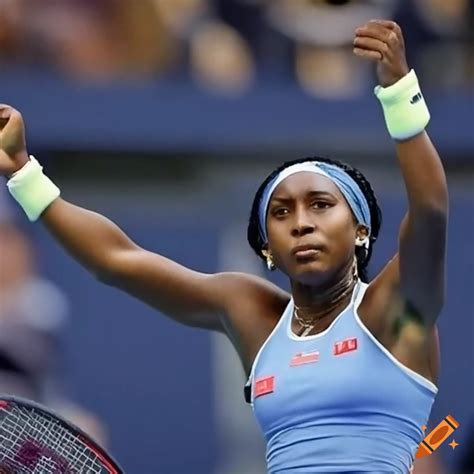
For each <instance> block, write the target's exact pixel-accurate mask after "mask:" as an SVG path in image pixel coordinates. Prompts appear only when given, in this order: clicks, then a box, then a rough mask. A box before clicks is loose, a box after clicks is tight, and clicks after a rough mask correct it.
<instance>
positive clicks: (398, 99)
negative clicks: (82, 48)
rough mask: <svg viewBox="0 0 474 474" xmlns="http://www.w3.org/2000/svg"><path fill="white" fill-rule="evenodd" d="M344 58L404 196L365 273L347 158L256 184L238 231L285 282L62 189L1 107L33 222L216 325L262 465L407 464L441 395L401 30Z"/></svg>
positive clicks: (373, 208) (371, 34) (435, 309)
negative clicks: (218, 259) (226, 267)
mask: <svg viewBox="0 0 474 474" xmlns="http://www.w3.org/2000/svg"><path fill="white" fill-rule="evenodd" d="M354 54H356V55H357V56H360V57H361V58H363V59H368V60H371V61H374V63H375V64H376V71H377V76H378V81H379V85H378V86H377V87H376V88H375V95H376V96H377V98H378V99H379V101H380V102H381V105H382V108H383V112H384V116H385V121H386V124H387V128H388V131H389V133H390V135H391V136H392V137H393V140H394V144H395V148H396V154H397V157H398V162H399V165H400V168H401V172H402V175H403V178H404V182H405V185H406V190H407V196H408V203H409V209H408V213H407V214H406V217H405V218H404V220H403V222H402V224H401V229H400V234H399V249H398V252H397V254H396V255H395V256H394V257H393V258H392V259H391V260H390V261H389V262H388V263H387V265H386V266H385V267H384V268H383V270H382V271H381V272H380V273H379V274H378V275H377V276H376V278H374V279H373V280H372V281H370V283H368V282H366V275H365V271H366V266H367V263H368V261H369V259H370V255H371V252H372V246H373V244H374V242H375V240H376V238H377V235H378V232H379V227H380V223H381V214H380V210H379V207H378V205H377V201H376V198H375V196H374V193H373V191H372V188H371V186H370V184H369V183H368V181H367V180H366V179H365V178H364V176H363V175H362V173H360V172H359V171H357V170H355V169H354V168H352V167H350V166H348V165H344V164H341V163H338V162H333V161H329V160H326V159H320V158H311V159H304V160H299V161H297V162H291V163H285V164H284V165H283V166H281V167H280V168H278V169H277V170H275V171H274V172H273V173H272V174H271V175H270V176H269V177H268V178H267V179H266V180H265V181H264V182H263V183H262V185H261V186H260V189H259V190H258V191H257V194H256V196H255V199H254V203H253V207H252V211H251V216H250V222H249V227H248V239H249V242H250V245H251V246H252V248H253V249H254V250H255V252H256V253H257V255H258V256H259V257H261V258H262V259H264V260H265V261H266V262H267V265H268V267H269V268H270V269H273V268H278V269H279V270H280V271H282V272H284V273H285V274H286V275H288V277H289V279H290V282H291V294H288V293H286V292H285V291H283V290H281V289H280V288H278V287H276V286H274V285H273V284H271V283H269V282H267V281H264V280H263V279H261V278H258V277H256V276H252V275H247V274H241V273H217V274H203V273H199V272H196V271H193V270H190V269H188V268H185V267H183V266H181V265H179V264H178V263H175V262H173V261H170V260H169V259H167V258H165V257H163V256H161V255H157V254H154V253H151V252H148V251H147V250H145V249H143V248H140V247H139V246H138V245H136V244H135V243H134V242H132V241H131V240H130V239H129V238H128V237H127V236H126V235H125V234H124V233H123V232H122V231H121V230H120V229H119V228H118V227H117V226H116V225H115V224H114V223H112V222H111V221H110V220H108V219H106V218H105V217H103V216H101V215H98V214H96V213H94V212H91V211H88V210H85V209H82V208H79V207H77V206H75V205H73V204H71V203H69V202H66V201H65V200H63V199H61V198H60V197H59V195H60V191H59V189H58V188H57V187H56V186H55V185H54V184H53V183H52V182H51V181H50V180H49V179H48V178H47V177H46V176H45V175H44V174H43V172H42V168H41V166H40V165H39V164H38V162H37V161H36V160H35V159H34V158H33V157H28V154H27V150H26V144H25V135H24V126H23V121H22V117H21V115H20V113H19V112H17V111H15V110H14V109H12V108H11V107H9V106H2V107H1V112H0V115H1V119H2V121H3V124H2V125H3V129H2V132H1V135H0V139H1V147H0V148H1V154H0V173H2V174H3V175H5V176H7V177H8V178H9V180H8V182H7V185H8V188H9V190H10V192H11V193H12V195H13V196H14V198H15V199H16V200H17V201H18V202H19V204H20V205H21V206H22V207H23V209H24V210H25V212H26V214H27V215H28V217H29V219H30V220H32V221H35V220H39V219H41V221H42V222H43V224H44V225H45V226H46V227H47V229H49V231H50V232H51V234H52V235H53V236H54V237H55V238H56V239H57V240H58V242H60V243H61V244H62V246H63V247H64V248H65V249H66V250H67V251H68V252H70V253H71V254H72V256H73V257H74V258H75V259H76V260H78V262H80V263H81V264H82V265H83V266H84V267H85V268H87V269H88V270H89V271H90V272H91V273H92V274H93V275H94V276H95V277H96V278H97V279H98V280H100V281H101V282H104V283H106V284H109V285H113V286H115V287H117V288H121V289H122V290H124V291H126V292H128V293H130V294H131V295H133V296H135V297H138V298H140V299H141V300H143V301H144V302H146V303H148V304H150V305H151V306H153V307H155V308H156V309H158V310H159V311H161V312H163V313H165V314H167V315H168V316H170V317H171V318H173V319H175V320H176V321H178V322H180V323H183V324H187V325H190V326H197V327H201V328H208V329H212V330H216V331H221V332H223V333H225V334H227V335H228V337H229V339H230V341H231V342H232V343H233V345H234V346H235V348H236V350H237V352H238V353H239V355H240V358H241V360H242V363H243V366H244V368H245V370H246V371H247V373H248V374H249V382H248V387H249V390H248V391H247V392H248V394H249V395H250V396H249V401H250V402H251V404H252V406H253V410H254V412H255V415H256V417H257V420H258V422H259V424H260V425H261V428H262V431H263V432H264V434H265V437H266V440H267V465H268V471H269V472H271V473H283V472H291V473H317V472H320V473H321V472H324V473H329V472H352V473H354V472H391V473H394V472H397V473H405V474H406V473H407V472H409V470H410V469H411V468H412V465H413V461H414V458H415V453H416V451H417V448H418V446H419V444H420V442H421V441H422V439H423V431H422V426H423V425H424V424H426V423H427V420H428V417H429V414H430V410H431V407H432V404H433V401H434V398H435V396H436V393H437V388H436V385H435V384H436V379H437V372H438V344H437V333H436V326H435V324H436V319H437V317H438V315H439V313H440V310H441V308H442V305H443V297H444V267H445V248H446V223H447V215H448V195H447V185H446V179H445V174H444V171H443V166H442V163H441V161H440V158H439V156H438V154H437V152H436V150H435V148H434V147H433V145H432V143H431V141H430V139H429V138H428V135H427V133H426V132H425V127H426V125H427V123H428V121H429V118H430V117H429V112H428V109H427V106H426V104H425V101H424V98H423V96H422V94H421V92H420V87H419V84H418V80H417V77H416V75H415V73H414V71H413V70H410V69H409V67H408V65H407V62H406V58H405V48H404V41H403V37H402V32H401V30H400V28H399V26H398V25H397V24H396V23H394V22H392V21H383V20H374V21H370V22H368V23H367V24H365V25H364V26H362V27H360V28H358V29H357V30H356V31H355V37H354ZM315 126H316V124H315ZM426 449H429V446H428V448H426Z"/></svg>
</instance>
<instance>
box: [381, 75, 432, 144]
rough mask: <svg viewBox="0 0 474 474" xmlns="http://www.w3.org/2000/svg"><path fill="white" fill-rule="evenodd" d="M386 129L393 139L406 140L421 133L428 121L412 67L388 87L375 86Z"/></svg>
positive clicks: (425, 107) (428, 113)
mask: <svg viewBox="0 0 474 474" xmlns="http://www.w3.org/2000/svg"><path fill="white" fill-rule="evenodd" d="M374 93H375V95H376V96H377V99H379V101H380V103H381V104H382V108H383V113H384V117H385V123H386V124H387V129H388V131H389V133H390V135H391V136H392V138H393V139H395V140H407V139H409V138H411V137H414V136H415V135H418V134H419V133H421V132H422V131H423V130H424V129H425V127H426V126H427V125H428V122H429V121H430V112H429V111H428V107H427V106H426V102H425V99H424V98H423V95H422V94H421V90H420V85H419V83H418V78H417V77H416V74H415V71H414V70H413V69H412V70H411V71H410V72H409V73H408V74H407V75H406V76H404V77H402V78H401V79H400V80H399V81H397V82H396V83H395V84H392V85H391V86H389V87H381V86H376V87H375V89H374Z"/></svg>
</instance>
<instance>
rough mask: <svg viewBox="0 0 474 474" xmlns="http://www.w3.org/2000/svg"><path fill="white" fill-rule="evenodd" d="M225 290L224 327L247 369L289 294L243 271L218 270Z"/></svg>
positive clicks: (273, 324) (273, 326)
mask: <svg viewBox="0 0 474 474" xmlns="http://www.w3.org/2000/svg"><path fill="white" fill-rule="evenodd" d="M220 278H221V281H222V282H223V284H224V285H225V286H227V290H226V291H225V292H224V293H225V294H226V299H227V301H226V311H225V315H224V321H223V324H222V325H223V327H224V330H225V333H226V334H227V336H228V337H229V339H230V341H231V342H232V344H233V345H234V347H235V349H236V351H237V353H238V354H239V357H240V359H241V361H242V364H243V367H244V369H245V371H246V373H249V372H250V370H251V366H252V362H253V360H254V359H255V356H256V354H257V352H258V350H259V349H260V347H261V346H262V344H263V343H264V342H265V340H266V339H267V338H268V336H269V335H270V334H271V332H272V331H273V329H274V328H275V325H276V324H277V323H278V321H279V319H280V317H281V315H282V314H283V312H284V311H285V308H286V307H287V305H288V302H289V301H290V298H291V295H290V294H289V293H287V292H286V291H284V290H282V289H281V288H279V287H278V286H276V285H274V284H273V283H271V282H269V281H267V280H264V279H263V278H260V277H258V276H255V275H249V274H244V273H225V274H221V277H220Z"/></svg>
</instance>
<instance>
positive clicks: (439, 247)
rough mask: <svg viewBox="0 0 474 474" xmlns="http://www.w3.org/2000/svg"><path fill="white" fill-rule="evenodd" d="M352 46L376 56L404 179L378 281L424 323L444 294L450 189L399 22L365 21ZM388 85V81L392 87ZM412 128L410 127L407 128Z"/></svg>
mask: <svg viewBox="0 0 474 474" xmlns="http://www.w3.org/2000/svg"><path fill="white" fill-rule="evenodd" d="M354 47H355V49H354V52H355V53H356V54H358V55H359V56H362V57H366V58H369V59H372V60H374V61H376V64H377V75H378V79H379V83H380V86H382V87H383V88H384V90H382V89H379V90H378V91H377V94H378V96H379V98H380V99H381V102H382V103H383V104H384V112H385V117H386V121H387V125H388V128H389V131H390V133H391V134H392V137H394V140H395V147H396V152H397V157H398V162H399V165H400V169H401V172H402V175H403V179H404V182H405V186H406V190H407V196H408V204H409V209H408V213H407V215H406V216H405V218H404V220H403V222H402V225H401V228H400V237H399V253H398V254H397V256H396V257H395V258H394V259H393V260H392V261H391V262H390V263H389V265H388V266H387V267H386V268H385V269H384V271H383V272H382V273H381V275H380V277H379V278H378V282H377V284H378V285H381V286H386V287H391V288H393V289H395V290H397V291H400V292H401V294H402V296H403V297H404V298H405V300H406V301H407V302H408V303H409V305H410V307H411V309H412V311H413V312H414V313H416V314H417V315H418V316H419V317H420V318H421V319H422V320H423V322H424V323H425V324H427V325H431V324H434V322H435V321H436V318H437V317H438V315H439V313H440V311H441V308H442V305H443V299H444V286H445V284H444V278H445V275H444V274H445V255H446V232H447V231H446V229H447V219H448V190H447V183H446V176H445V173H444V169H443V165H442V163H441V160H440V158H439V156H438V153H437V152H436V149H435V147H434V146H433V144H432V143H431V141H430V139H429V137H428V135H427V133H426V132H425V131H424V130H423V128H424V125H423V123H424V122H427V120H428V118H429V116H428V115H426V114H425V115H423V107H422V106H423V98H422V96H421V93H420V92H419V89H417V87H418V86H417V83H416V77H415V76H414V75H413V74H414V73H413V72H411V73H410V74H409V68H408V65H407V62H406V57H405V46H404V41H403V36H402V32H401V30H400V27H399V26H398V25H397V24H396V23H394V22H391V21H374V22H369V23H368V24H367V25H365V26H364V27H362V28H359V29H358V30H356V37H355V40H354ZM391 86H392V87H391ZM410 131H411V133H410Z"/></svg>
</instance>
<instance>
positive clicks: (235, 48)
mask: <svg viewBox="0 0 474 474" xmlns="http://www.w3.org/2000/svg"><path fill="white" fill-rule="evenodd" d="M372 18H385V19H394V20H395V21H397V22H399V23H400V25H401V26H402V29H403V31H404V34H405V38H406V42H407V45H408V57H409V62H410V64H411V65H412V66H414V67H416V68H417V70H418V71H420V69H421V70H422V71H420V72H421V73H422V74H423V78H424V83H425V84H426V83H428V84H430V85H433V86H435V87H439V88H450V87H456V88H458V87H471V86H472V85H473V84H474V72H473V71H474V51H473V50H474V46H473V43H474V39H473V31H474V21H473V7H472V2H471V1H470V0H449V1H446V0H139V1H136V0H0V62H1V63H3V64H2V67H3V69H4V70H5V69H6V68H9V69H10V70H13V71H14V70H15V69H20V70H26V71H29V70H36V71H38V70H42V71H46V72H50V71H56V72H59V73H60V74H62V75H64V76H66V77H68V78H71V79H73V80H79V81H89V82H90V81H94V82H98V81H99V82H100V81H112V80H113V81H117V80H118V81H121V80H127V81H128V80H131V79H132V80H147V81H148V80H161V79H170V80H180V79H191V80H192V81H195V82H196V83H197V84H198V85H199V86H200V87H203V88H205V89H208V90H210V91H213V92H218V93H224V94H239V93H242V92H244V91H246V90H247V89H249V88H251V87H252V86H254V85H255V84H256V82H258V81H259V80H261V79H262V78H267V79H268V78H269V79H270V80H272V81H280V80H286V81H295V82H297V83H298V84H299V85H300V86H301V87H302V88H304V89H305V90H306V91H307V92H309V93H311V94H313V95H316V96H322V97H350V96H352V95H355V94H358V93H359V92H360V91H361V90H362V89H365V88H366V87H367V85H368V84H369V79H370V78H371V68H370V65H368V64H366V63H365V62H364V61H361V60H360V59H358V58H355V57H354V56H353V54H352V47H351V43H352V37H353V31H354V29H355V28H356V27H357V26H360V25H361V24H363V23H365V22H366V21H367V20H369V19H372ZM370 85H372V83H371V82H370Z"/></svg>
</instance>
